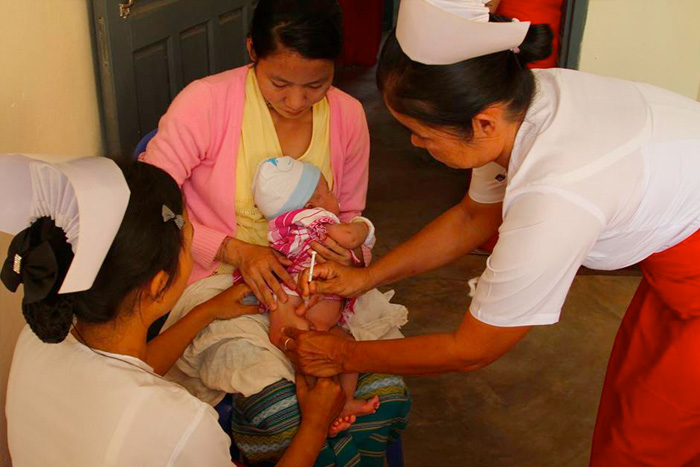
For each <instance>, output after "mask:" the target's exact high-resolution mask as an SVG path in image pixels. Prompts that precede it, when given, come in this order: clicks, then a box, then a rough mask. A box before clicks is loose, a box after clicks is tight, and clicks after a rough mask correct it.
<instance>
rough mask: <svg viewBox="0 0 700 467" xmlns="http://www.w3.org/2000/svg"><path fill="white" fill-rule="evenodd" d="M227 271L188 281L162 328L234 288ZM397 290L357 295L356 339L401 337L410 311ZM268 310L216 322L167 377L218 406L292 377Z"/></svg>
mask: <svg viewBox="0 0 700 467" xmlns="http://www.w3.org/2000/svg"><path fill="white" fill-rule="evenodd" d="M232 284H233V277H232V276H231V275H229V274H226V275H215V276H211V277H208V278H206V279H202V280H200V281H197V282H195V283H194V284H192V285H190V286H189V287H188V288H187V290H185V293H184V294H183V295H182V297H181V298H180V301H179V302H178V303H177V305H176V306H175V308H173V310H172V312H171V313H170V316H169V317H168V320H167V322H166V323H165V326H164V327H163V329H164V330H165V329H167V328H168V327H170V326H172V325H173V324H174V323H175V322H176V321H177V320H179V319H180V318H181V317H183V316H184V315H185V314H187V313H188V312H189V311H190V310H191V309H192V308H194V307H195V306H197V305H198V304H200V303H202V302H205V301H206V300H209V299H210V298H212V297H214V296H215V295H217V294H219V293H221V292H222V291H223V290H226V289H227V288H229V287H231V285H232ZM391 297H393V292H387V293H384V294H383V293H381V292H379V291H378V290H376V289H374V290H371V291H369V292H367V293H366V294H365V295H363V296H361V297H359V298H358V299H357V301H356V303H355V313H354V314H352V315H351V317H350V318H349V319H348V322H347V323H346V326H347V330H348V331H349V332H350V333H351V334H352V335H353V337H355V339H356V340H377V339H398V338H401V337H403V335H402V334H401V332H400V331H399V328H401V326H403V325H404V324H406V322H408V310H407V309H406V307H404V306H402V305H397V304H393V303H390V302H389V300H390V299H391ZM269 328H270V321H269V318H268V315H267V313H265V314H260V315H248V316H241V317H240V318H236V319H231V320H219V321H214V322H213V323H211V324H210V325H209V326H207V327H206V328H205V329H203V330H202V331H201V332H200V333H199V334H198V335H197V337H196V338H195V339H194V340H193V341H192V343H191V344H190V345H189V346H188V347H187V349H186V350H185V352H184V353H183V355H182V357H180V359H178V361H177V363H176V364H175V366H174V367H173V369H172V370H170V371H169V372H168V374H167V375H166V377H167V378H168V379H169V380H171V381H174V382H177V383H178V384H180V385H182V386H184V387H186V388H187V389H188V390H189V391H190V392H191V393H192V394H193V395H195V396H196V397H197V398H199V399H201V400H202V401H204V402H207V403H209V404H212V405H216V404H217V403H218V402H219V401H221V399H222V398H223V397H224V395H225V394H226V393H241V394H243V395H244V396H251V395H254V394H257V393H259V392H260V391H262V390H263V389H264V388H265V387H267V386H269V385H270V384H272V383H275V382H277V381H279V380H281V379H286V380H288V381H294V368H293V367H292V364H291V363H290V362H289V360H287V358H286V357H285V355H284V353H282V351H281V350H279V349H278V348H277V347H275V346H274V345H273V344H272V343H271V342H270V338H269V335H268V333H269Z"/></svg>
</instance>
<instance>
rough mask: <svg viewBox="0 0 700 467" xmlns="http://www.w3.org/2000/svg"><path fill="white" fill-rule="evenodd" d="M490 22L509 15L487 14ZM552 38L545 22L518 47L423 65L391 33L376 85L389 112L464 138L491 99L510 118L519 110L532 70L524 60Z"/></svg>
mask: <svg viewBox="0 0 700 467" xmlns="http://www.w3.org/2000/svg"><path fill="white" fill-rule="evenodd" d="M491 21H492V22H505V21H511V20H510V19H509V18H504V17H502V16H494V15H492V16H491ZM552 38H553V35H552V30H551V28H550V27H549V26H548V25H544V24H538V25H532V26H530V29H529V30H528V32H527V35H526V36H525V40H524V41H523V43H522V44H521V45H520V47H519V51H515V52H514V51H510V50H506V51H503V52H496V53H493V54H490V55H484V56H482V57H476V58H472V59H469V60H464V61H462V62H459V63H455V64H453V65H423V64H421V63H417V62H414V61H412V60H411V59H410V58H409V57H408V56H407V55H406V54H405V53H404V52H403V50H401V47H400V45H399V42H398V40H397V39H396V34H395V32H393V33H392V34H391V35H390V36H389V38H388V39H387V41H386V43H385V44H384V48H383V49H382V53H381V56H380V59H379V67H378V69H377V86H378V87H379V90H380V91H381V93H382V94H383V96H384V100H385V101H386V103H387V104H388V105H389V107H391V108H392V109H393V110H394V111H395V112H398V113H399V114H402V115H406V116H408V117H411V118H414V119H416V120H418V121H419V122H421V123H423V124H424V125H427V126H430V127H438V128H447V129H449V130H450V131H452V132H454V133H456V134H458V135H461V136H464V137H465V138H466V139H467V140H470V139H471V138H472V136H473V129H472V119H473V117H474V116H476V115H477V114H478V113H480V112H481V111H483V110H484V109H486V108H487V107H488V106H490V105H492V104H495V103H504V104H505V105H506V106H507V109H508V116H509V117H510V118H512V119H516V118H518V117H519V116H522V115H524V114H525V112H526V111H527V109H528V108H529V106H530V103H531V102H532V98H533V96H534V94H535V79H534V75H533V73H532V72H531V71H530V70H529V69H528V68H527V67H526V65H527V64H528V63H530V62H534V61H537V60H541V59H543V58H546V57H548V56H549V55H550V54H551V53H552ZM516 52H517V53H516Z"/></svg>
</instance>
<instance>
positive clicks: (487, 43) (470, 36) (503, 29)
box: [396, 0, 530, 65]
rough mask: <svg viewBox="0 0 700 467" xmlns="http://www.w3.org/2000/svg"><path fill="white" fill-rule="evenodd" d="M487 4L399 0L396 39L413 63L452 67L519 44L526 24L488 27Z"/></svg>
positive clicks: (473, 0)
mask: <svg viewBox="0 0 700 467" xmlns="http://www.w3.org/2000/svg"><path fill="white" fill-rule="evenodd" d="M488 1H489V0H401V5H400V7H399V18H398V22H397V25H396V38H397V40H398V41H399V44H400V45H401V49H402V50H403V51H404V53H405V54H406V55H408V57H409V58H410V59H411V60H413V61H414V62H419V63H423V64H425V65H451V64H453V63H458V62H461V61H463V60H467V59H470V58H475V57H481V56H482V55H488V54H492V53H495V52H501V51H503V50H509V49H514V48H516V47H518V46H519V45H520V44H522V42H523V40H524V39H525V35H526V34H527V31H528V28H529V27H530V23H529V22H525V21H524V22H519V21H513V22H509V23H490V22H489V9H488V7H487V6H486V3H488Z"/></svg>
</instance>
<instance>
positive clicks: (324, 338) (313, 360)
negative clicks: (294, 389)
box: [284, 328, 355, 378]
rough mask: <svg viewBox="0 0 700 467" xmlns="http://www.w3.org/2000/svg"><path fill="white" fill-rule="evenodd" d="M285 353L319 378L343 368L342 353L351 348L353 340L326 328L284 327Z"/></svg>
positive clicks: (338, 372) (295, 362)
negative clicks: (312, 329)
mask: <svg viewBox="0 0 700 467" xmlns="http://www.w3.org/2000/svg"><path fill="white" fill-rule="evenodd" d="M284 335H285V336H287V337H286V338H285V340H284V348H285V349H286V351H285V354H286V355H287V357H288V358H289V359H290V360H291V361H292V362H294V364H295V365H296V366H297V368H298V369H299V370H300V371H301V372H302V373H304V374H307V375H311V376H317V377H319V378H323V377H329V376H335V375H339V374H341V373H344V372H345V368H344V367H343V361H344V359H345V357H344V356H345V355H349V354H350V353H351V352H352V348H351V347H352V345H354V344H355V341H354V340H349V339H347V338H344V337H341V336H339V335H336V334H331V333H329V332H318V331H301V330H299V329H295V328H285V330H284Z"/></svg>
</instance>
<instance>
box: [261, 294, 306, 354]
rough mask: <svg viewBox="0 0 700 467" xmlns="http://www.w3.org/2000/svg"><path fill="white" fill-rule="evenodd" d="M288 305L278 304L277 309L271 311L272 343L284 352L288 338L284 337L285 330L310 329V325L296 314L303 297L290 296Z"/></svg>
mask: <svg viewBox="0 0 700 467" xmlns="http://www.w3.org/2000/svg"><path fill="white" fill-rule="evenodd" d="M287 297H288V300H287V303H282V302H278V303H277V309H276V310H275V311H270V312H269V313H270V333H269V334H270V342H272V343H273V344H274V345H275V346H277V347H278V348H279V349H282V350H284V341H285V340H286V337H285V336H284V335H282V329H283V328H297V329H302V330H307V329H309V323H308V322H307V321H306V320H305V319H304V318H301V317H299V316H297V314H296V313H295V312H294V310H295V309H296V308H297V307H298V306H299V305H301V302H302V299H301V297H297V296H295V295H288V296H287Z"/></svg>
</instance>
